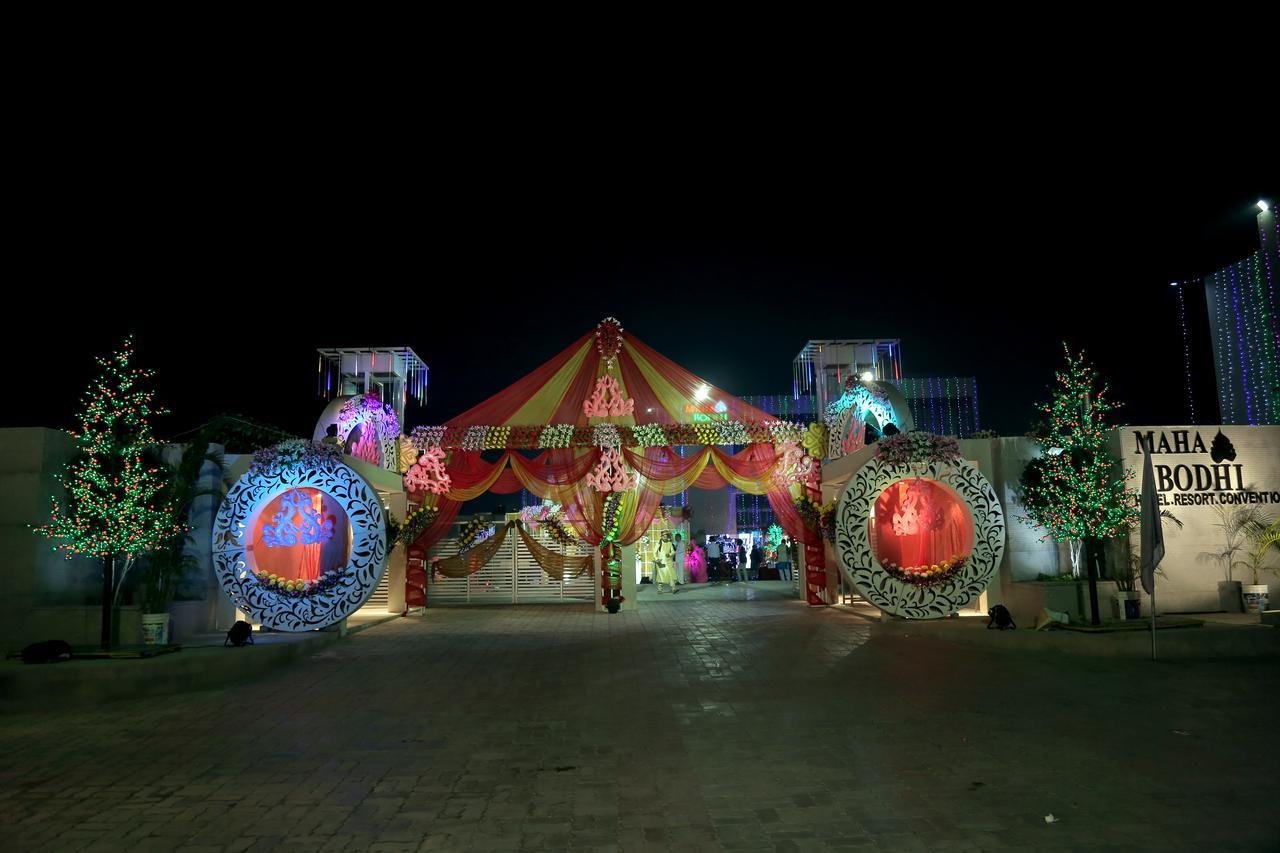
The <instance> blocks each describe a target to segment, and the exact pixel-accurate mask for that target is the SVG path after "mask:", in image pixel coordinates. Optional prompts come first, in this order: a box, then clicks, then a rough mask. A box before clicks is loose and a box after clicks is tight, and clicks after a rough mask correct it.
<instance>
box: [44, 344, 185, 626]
mask: <svg viewBox="0 0 1280 853" xmlns="http://www.w3.org/2000/svg"><path fill="white" fill-rule="evenodd" d="M133 355H134V352H133V340H132V338H129V339H126V340H125V342H124V345H123V346H122V347H121V349H120V350H119V351H118V352H116V353H115V354H113V355H111V356H110V357H109V358H99V359H98V364H100V365H101V366H102V373H101V374H100V375H99V376H98V378H97V379H95V380H94V382H93V384H92V385H90V387H89V390H88V391H86V392H85V395H84V398H83V400H82V406H83V411H81V413H80V414H79V415H77V416H76V417H77V420H79V422H80V428H79V429H78V430H76V431H74V432H72V433H71V437H72V438H73V439H74V440H75V443H76V448H77V455H76V458H75V459H74V460H73V461H72V462H70V463H69V464H68V465H67V467H66V469H65V470H64V471H63V472H62V474H61V475H59V480H60V482H61V483H62V484H63V486H64V487H65V488H66V490H67V500H66V501H65V503H64V502H60V501H59V500H58V499H57V498H56V497H55V498H54V499H53V511H52V515H51V518H50V521H49V523H48V524H46V525H43V526H42V527H38V528H36V532H37V533H39V534H40V535H42V536H45V537H47V538H49V539H51V540H53V542H54V548H55V550H60V551H64V552H66V554H67V556H68V558H70V556H71V555H72V554H81V555H92V556H95V557H99V558H101V559H102V647H103V648H109V647H110V644H111V607H112V604H113V601H114V598H115V593H116V589H117V588H118V585H119V583H120V581H121V579H123V577H124V576H125V574H126V573H127V572H128V570H129V567H130V566H131V564H132V563H133V561H134V560H135V559H136V558H137V557H138V556H140V555H141V554H144V553H146V552H148V551H150V550H152V549H154V548H156V547H158V546H161V545H163V544H164V543H166V542H168V541H169V540H171V539H172V537H174V536H177V535H180V534H181V533H183V532H185V530H186V525H185V524H183V523H182V522H181V521H180V520H179V519H178V513H177V512H176V511H175V510H174V507H173V505H172V504H171V503H170V502H169V501H168V500H167V498H166V495H167V494H168V492H167V490H166V486H167V479H166V472H165V471H164V470H163V469H161V468H158V467H154V466H152V465H150V464H149V463H148V462H147V460H146V455H147V452H148V450H149V449H152V448H154V446H155V445H156V444H157V440H156V438H155V435H154V434H153V433H152V431H151V424H150V423H149V421H148V419H149V418H150V417H151V416H152V415H160V414H165V413H166V411H165V410H164V409H161V408H158V407H156V406H155V404H154V402H153V400H154V396H155V392H153V391H152V390H151V389H150V388H148V387H147V385H148V381H149V380H150V379H151V377H152V375H153V372H152V371H149V370H139V369H137V368H134V367H131V366H130V362H131V361H132V359H133ZM117 569H119V571H117Z"/></svg>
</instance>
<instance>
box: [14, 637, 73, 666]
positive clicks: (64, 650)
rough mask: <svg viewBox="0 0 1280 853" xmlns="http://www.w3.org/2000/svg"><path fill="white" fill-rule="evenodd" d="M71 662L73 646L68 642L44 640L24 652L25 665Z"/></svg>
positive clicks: (23, 660)
mask: <svg viewBox="0 0 1280 853" xmlns="http://www.w3.org/2000/svg"><path fill="white" fill-rule="evenodd" d="M64 660H71V644H70V643H68V642H67V641H66V640H44V641H42V642H39V643H32V644H31V645H29V646H27V647H26V648H25V649H23V650H22V662H23V663H57V662H58V661H64Z"/></svg>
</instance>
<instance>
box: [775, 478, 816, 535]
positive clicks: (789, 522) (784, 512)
mask: <svg viewBox="0 0 1280 853" xmlns="http://www.w3.org/2000/svg"><path fill="white" fill-rule="evenodd" d="M766 497H767V498H768V499H769V508H770V509H772V510H773V517H774V518H776V519H777V520H778V523H779V524H781V525H782V529H783V530H784V531H786V534H787V535H788V536H790V537H791V539H792V541H794V542H799V543H801V544H803V545H817V546H818V547H819V548H821V547H822V534H820V533H819V532H818V531H816V530H811V529H809V528H808V527H805V524H804V520H803V519H802V518H801V517H800V513H798V512H796V505H795V502H794V501H793V500H792V499H791V492H789V491H787V490H786V489H785V488H777V489H774V490H773V491H771V492H769V493H768V494H767V495H766Z"/></svg>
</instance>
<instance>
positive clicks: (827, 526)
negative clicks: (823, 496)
mask: <svg viewBox="0 0 1280 853" xmlns="http://www.w3.org/2000/svg"><path fill="white" fill-rule="evenodd" d="M818 529H819V530H821V531H822V538H823V539H826V540H827V541H828V542H830V543H831V544H832V545H834V544H835V542H836V504H835V501H832V502H831V503H828V504H823V505H822V509H821V510H820V511H819V512H818Z"/></svg>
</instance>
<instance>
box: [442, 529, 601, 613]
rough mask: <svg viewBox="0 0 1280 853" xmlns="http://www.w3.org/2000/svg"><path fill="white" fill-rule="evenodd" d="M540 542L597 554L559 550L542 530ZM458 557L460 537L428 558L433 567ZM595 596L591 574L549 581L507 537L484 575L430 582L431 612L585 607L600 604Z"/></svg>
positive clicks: (582, 546) (538, 536) (530, 557)
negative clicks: (459, 607) (470, 607)
mask: <svg viewBox="0 0 1280 853" xmlns="http://www.w3.org/2000/svg"><path fill="white" fill-rule="evenodd" d="M455 529H456V528H455ZM534 538H535V539H537V541H538V542H539V544H541V545H543V546H545V547H547V548H549V549H551V550H553V551H556V552H557V553H561V554H567V555H570V556H586V555H588V554H590V553H591V550H592V549H591V546H590V545H587V544H585V543H580V544H578V545H574V546H569V547H567V548H566V547H565V546H561V545H557V544H556V543H555V542H554V541H553V540H552V539H551V538H550V537H549V536H547V534H546V533H544V532H543V531H542V530H539V531H538V533H537V534H536V535H535V537H534ZM457 553H458V539H457V537H456V536H449V537H447V538H445V539H441V540H440V541H439V542H438V543H436V544H435V545H434V546H433V547H432V548H431V549H430V550H429V551H428V552H427V554H428V565H430V558H431V557H452V556H454V555H456V554H457ZM594 593H595V578H594V577H593V576H592V573H591V572H590V571H587V572H583V573H582V574H581V575H578V576H577V577H576V578H565V580H564V581H563V582H561V581H558V580H556V579H555V578H552V577H549V576H548V575H547V573H546V572H544V571H543V570H542V567H540V566H539V565H538V564H537V562H535V561H534V559H533V555H531V554H530V553H529V549H528V548H526V547H525V545H524V542H523V541H521V539H520V537H519V536H517V535H515V534H514V533H513V534H512V535H509V536H507V538H506V540H505V541H504V542H503V543H502V547H501V548H500V549H498V552H497V553H496V554H495V555H494V556H493V559H491V560H489V562H488V563H486V564H485V566H484V567H483V568H482V569H480V570H479V571H478V572H475V573H474V574H470V575H467V576H466V577H461V578H446V577H441V576H439V575H431V576H429V577H428V579H427V606H428V607H432V606H435V605H441V604H449V605H453V604H558V603H564V602H573V603H585V602H591V601H593V600H594V598H595V594H594Z"/></svg>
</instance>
